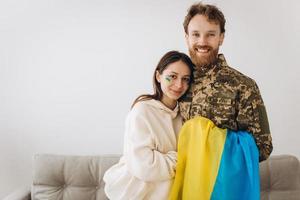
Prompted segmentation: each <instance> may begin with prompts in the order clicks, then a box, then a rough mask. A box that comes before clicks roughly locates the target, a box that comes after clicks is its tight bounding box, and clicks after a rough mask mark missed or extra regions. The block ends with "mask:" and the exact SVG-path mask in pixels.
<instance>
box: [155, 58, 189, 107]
mask: <svg viewBox="0 0 300 200" xmlns="http://www.w3.org/2000/svg"><path fill="white" fill-rule="evenodd" d="M190 77H191V71H190V69H189V67H188V66H187V64H185V63H184V62H182V61H177V62H174V63H171V64H169V65H168V66H167V67H166V69H165V70H164V71H163V72H162V74H159V72H156V79H157V81H158V82H159V83H160V86H161V90H162V92H163V98H162V102H163V103H165V104H166V105H170V104H174V103H175V104H176V102H177V100H178V99H179V98H180V97H181V96H182V95H183V94H184V93H185V92H186V90H187V89H188V87H189V84H190Z"/></svg>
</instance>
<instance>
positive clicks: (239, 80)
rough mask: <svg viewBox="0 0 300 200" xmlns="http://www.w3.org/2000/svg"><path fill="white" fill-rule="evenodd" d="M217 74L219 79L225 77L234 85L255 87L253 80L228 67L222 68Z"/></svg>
mask: <svg viewBox="0 0 300 200" xmlns="http://www.w3.org/2000/svg"><path fill="white" fill-rule="evenodd" d="M219 74H220V76H221V77H227V78H228V79H229V80H231V83H233V84H234V85H245V86H248V87H255V86H256V82H255V80H253V79H252V78H250V77H249V76H247V75H245V74H243V73H242V72H240V71H238V70H237V69H235V68H233V67H230V66H228V65H227V66H223V67H222V68H221V70H220V71H219Z"/></svg>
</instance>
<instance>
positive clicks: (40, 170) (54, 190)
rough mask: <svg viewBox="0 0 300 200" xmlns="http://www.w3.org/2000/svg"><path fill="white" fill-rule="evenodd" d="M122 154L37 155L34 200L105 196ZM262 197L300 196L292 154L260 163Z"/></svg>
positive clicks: (101, 199) (299, 171)
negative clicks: (107, 180) (109, 175)
mask: <svg viewBox="0 0 300 200" xmlns="http://www.w3.org/2000/svg"><path fill="white" fill-rule="evenodd" d="M119 158H120V156H119V155H101V156H62V155H48V154H43V155H36V156H35V157H34V172H33V185H32V188H31V198H32V200H42V199H43V200H44V199H47V200H105V199H107V197H106V196H105V194H104V190H103V188H104V183H103V181H102V177H103V174H104V172H105V171H106V170H107V169H108V168H109V167H110V166H112V165H113V164H114V163H117V162H118V160H119ZM260 177H261V200H283V199H289V200H299V199H300V163H299V160H298V159H297V158H296V157H294V156H290V155H281V156H271V157H270V159H268V160H267V161H264V162H261V163H260Z"/></svg>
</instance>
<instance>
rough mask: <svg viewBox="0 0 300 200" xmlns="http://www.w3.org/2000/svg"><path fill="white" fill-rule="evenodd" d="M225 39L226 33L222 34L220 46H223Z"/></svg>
mask: <svg viewBox="0 0 300 200" xmlns="http://www.w3.org/2000/svg"><path fill="white" fill-rule="evenodd" d="M224 37H225V33H221V35H220V41H219V46H221V45H222V44H223V41H224Z"/></svg>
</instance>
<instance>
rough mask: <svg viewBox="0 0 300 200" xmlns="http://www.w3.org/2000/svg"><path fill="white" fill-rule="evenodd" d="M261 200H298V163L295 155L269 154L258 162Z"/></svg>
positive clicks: (299, 175)
mask: <svg viewBox="0 0 300 200" xmlns="http://www.w3.org/2000/svg"><path fill="white" fill-rule="evenodd" d="M260 183H261V185H260V190H261V200H284V199H288V200H300V163H299V160H298V159H297V158H296V157H295V156H291V155H280V156H271V157H270V159H268V160H266V161H264V162H261V163H260Z"/></svg>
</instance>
